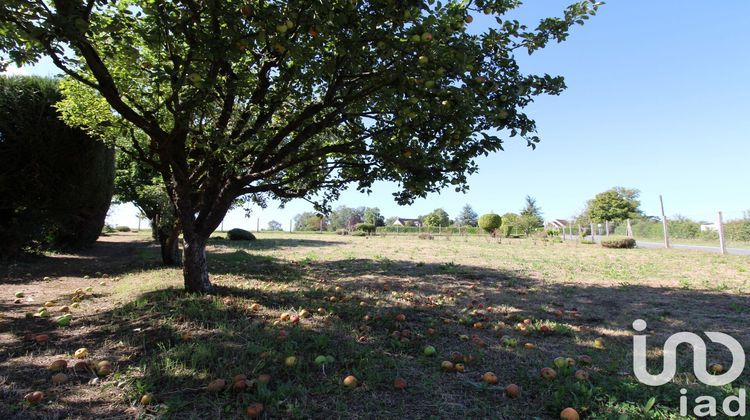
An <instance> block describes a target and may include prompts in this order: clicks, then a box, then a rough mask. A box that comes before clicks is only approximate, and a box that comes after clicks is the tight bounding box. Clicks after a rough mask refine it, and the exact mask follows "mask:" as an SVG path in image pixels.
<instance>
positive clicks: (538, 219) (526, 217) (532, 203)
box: [517, 195, 544, 236]
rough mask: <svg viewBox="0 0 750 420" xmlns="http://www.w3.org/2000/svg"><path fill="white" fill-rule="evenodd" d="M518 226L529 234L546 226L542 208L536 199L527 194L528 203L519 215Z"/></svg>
mask: <svg viewBox="0 0 750 420" xmlns="http://www.w3.org/2000/svg"><path fill="white" fill-rule="evenodd" d="M517 226H518V227H519V228H520V229H521V230H522V231H523V232H524V233H525V234H526V236H528V235H529V234H530V233H531V232H533V231H535V230H537V229H539V228H541V227H543V226H544V218H542V209H541V208H540V207H539V206H538V205H537V204H536V199H535V198H534V197H532V196H529V195H527V196H526V204H525V205H524V207H523V209H521V213H520V215H519V218H518V221H517Z"/></svg>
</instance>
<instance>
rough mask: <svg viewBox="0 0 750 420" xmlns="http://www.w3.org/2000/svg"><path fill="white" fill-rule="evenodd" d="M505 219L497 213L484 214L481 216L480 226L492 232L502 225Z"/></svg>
mask: <svg viewBox="0 0 750 420" xmlns="http://www.w3.org/2000/svg"><path fill="white" fill-rule="evenodd" d="M502 222H503V219H502V218H501V217H500V216H499V215H497V214H495V213H487V214H483V215H482V217H480V218H479V227H480V228H482V229H483V230H484V231H485V232H487V233H492V232H494V231H495V229H497V228H499V227H500V225H502Z"/></svg>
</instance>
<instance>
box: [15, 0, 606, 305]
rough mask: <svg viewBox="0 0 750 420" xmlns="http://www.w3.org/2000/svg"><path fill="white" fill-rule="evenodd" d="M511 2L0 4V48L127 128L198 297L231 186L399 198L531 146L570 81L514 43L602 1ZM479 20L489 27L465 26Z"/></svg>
mask: <svg viewBox="0 0 750 420" xmlns="http://www.w3.org/2000/svg"><path fill="white" fill-rule="evenodd" d="M519 5H520V2H518V1H508V0H462V1H453V0H444V1H438V2H435V1H433V0H429V1H425V0H399V1H397V0H370V1H364V0H330V1H329V0H315V1H309V0H308V1H294V0H292V1H284V2H281V1H268V0H265V1H262V0H174V1H166V0H117V1H108V0H65V1H63V0H4V1H3V2H2V3H1V4H0V54H2V55H3V56H4V57H6V58H7V59H9V60H12V61H14V62H15V63H16V64H19V65H26V64H29V63H33V62H35V61H37V60H39V59H40V58H41V57H43V56H47V57H50V58H51V59H52V61H53V62H54V63H55V65H56V66H57V67H58V68H60V69H61V70H62V71H63V72H64V73H65V74H66V75H67V77H68V78H69V80H70V81H71V84H73V82H74V83H75V85H74V86H70V88H69V89H68V95H69V97H68V98H69V101H72V102H73V105H70V106H68V107H67V108H68V109H67V111H66V118H67V120H68V122H72V123H74V124H77V125H80V126H84V127H87V129H89V130H91V131H93V132H97V131H99V130H119V131H122V132H126V133H133V134H135V135H130V136H125V138H128V139H129V141H130V144H129V145H128V146H127V147H129V148H131V150H133V152H134V153H135V155H136V156H137V158H138V160H139V161H141V162H143V163H144V164H147V165H150V166H151V167H153V168H154V170H156V172H157V173H158V174H159V175H160V177H161V179H162V181H163V182H164V186H165V188H166V191H167V194H168V195H169V198H170V200H171V202H172V204H173V206H174V209H175V212H176V217H177V220H178V222H179V225H180V228H181V229H182V232H183V235H184V255H183V259H184V265H183V273H184V279H185V287H186V289H187V290H189V291H198V292H204V291H208V290H210V289H211V283H210V281H209V276H208V265H207V261H206V255H205V248H206V243H207V240H208V238H209V235H210V234H211V232H213V231H214V230H215V229H216V227H217V226H218V225H219V224H220V222H221V220H222V218H223V217H224V215H225V214H226V212H227V211H228V209H229V208H230V207H231V205H232V202H233V201H234V199H235V198H236V197H240V196H243V195H246V196H248V197H251V199H252V200H253V201H254V202H256V203H258V204H259V205H264V204H265V203H266V202H267V201H268V200H270V199H273V200H281V201H282V203H283V202H285V201H286V200H291V199H294V198H305V199H307V200H310V201H313V202H314V203H316V205H317V206H318V209H319V210H325V209H327V207H328V203H329V202H330V201H331V200H333V199H335V198H336V197H337V196H338V194H339V192H340V191H341V190H342V189H343V188H344V187H346V186H347V185H348V184H351V183H354V184H355V185H356V186H357V188H358V189H359V190H360V191H363V192H367V191H369V190H370V188H371V186H372V184H373V183H374V182H375V181H378V180H389V181H393V182H395V183H396V184H397V185H398V186H399V190H398V191H397V192H396V193H394V196H395V199H396V201H397V202H399V203H402V204H406V203H410V202H412V201H413V200H414V199H415V198H417V197H425V196H426V195H427V194H428V193H430V192H435V191H439V190H440V189H442V188H444V187H447V186H452V187H453V188H455V189H456V190H458V191H463V190H466V188H467V185H466V179H467V174H471V173H473V172H475V171H476V170H477V165H476V162H475V158H476V157H477V156H480V155H487V154H488V153H490V152H495V151H497V150H500V149H502V143H503V140H502V139H501V137H519V138H522V139H524V140H525V141H526V142H527V143H528V144H529V145H530V146H532V147H534V146H535V145H536V144H537V142H538V141H539V139H538V138H537V137H536V136H535V135H534V133H535V123H534V121H533V120H532V119H531V118H530V117H529V116H527V115H526V114H525V113H524V112H523V109H524V107H525V106H526V105H528V104H529V103H530V102H531V101H532V100H533V99H534V97H535V96H537V95H541V94H553V95H555V94H559V93H560V92H561V91H562V90H563V89H564V87H565V85H564V81H563V79H562V78H561V77H553V76H550V75H546V74H545V75H532V74H524V73H523V72H522V71H521V69H520V67H519V65H518V63H517V61H516V54H518V53H519V52H524V53H533V52H534V51H537V50H539V49H540V48H543V47H545V46H546V45H547V44H548V43H549V42H550V41H556V42H560V41H563V40H564V39H566V37H567V36H568V34H569V31H570V29H571V27H572V26H573V25H576V24H582V23H584V21H585V20H586V19H588V18H589V16H591V15H593V14H595V12H596V10H597V8H598V6H599V3H598V2H595V1H594V0H586V1H578V2H576V3H574V4H572V5H571V6H569V7H568V8H567V9H566V10H565V11H564V13H563V14H562V16H560V17H551V18H545V19H542V20H541V21H540V22H539V23H538V25H535V26H534V27H527V26H526V25H523V24H521V23H520V22H518V21H516V20H514V19H511V18H509V17H508V14H509V12H511V10H512V9H515V8H516V7H518V6H519ZM480 14H486V15H487V18H488V20H489V21H491V22H492V24H491V25H489V27H487V28H484V29H481V28H472V21H473V16H477V15H480ZM474 26H476V24H474ZM480 29H481V30H480ZM104 108H106V109H107V111H108V114H109V115H105V114H104V113H102V110H103V109H104ZM109 111H111V112H109Z"/></svg>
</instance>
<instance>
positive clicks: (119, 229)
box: [115, 226, 130, 232]
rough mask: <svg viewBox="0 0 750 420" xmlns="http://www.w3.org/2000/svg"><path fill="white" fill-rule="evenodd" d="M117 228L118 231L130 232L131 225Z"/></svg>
mask: <svg viewBox="0 0 750 420" xmlns="http://www.w3.org/2000/svg"><path fill="white" fill-rule="evenodd" d="M115 230H116V231H118V232H130V227H128V226H117V227H116V228H115Z"/></svg>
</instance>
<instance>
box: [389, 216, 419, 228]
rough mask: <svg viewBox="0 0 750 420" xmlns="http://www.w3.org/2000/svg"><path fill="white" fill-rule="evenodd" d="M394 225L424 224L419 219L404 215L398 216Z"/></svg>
mask: <svg viewBox="0 0 750 420" xmlns="http://www.w3.org/2000/svg"><path fill="white" fill-rule="evenodd" d="M393 226H419V227H421V226H422V222H421V221H420V220H419V219H405V218H403V217H397V218H396V220H395V221H394V222H393Z"/></svg>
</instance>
